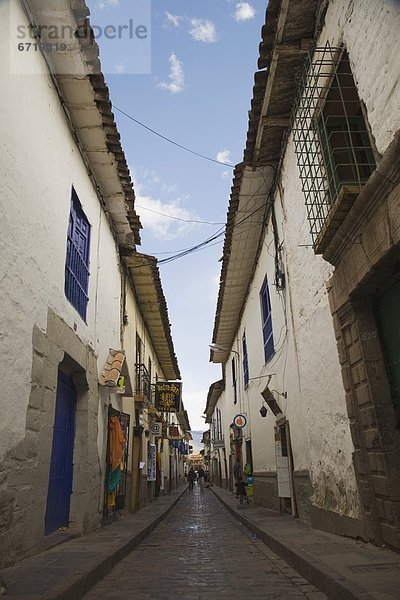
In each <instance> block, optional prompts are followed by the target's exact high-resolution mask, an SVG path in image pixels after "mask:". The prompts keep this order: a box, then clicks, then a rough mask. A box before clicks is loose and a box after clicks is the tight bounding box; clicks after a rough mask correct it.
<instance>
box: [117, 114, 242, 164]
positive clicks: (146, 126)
mask: <svg viewBox="0 0 400 600" xmlns="http://www.w3.org/2000/svg"><path fill="white" fill-rule="evenodd" d="M113 108H115V110H117V111H118V112H120V113H121V114H122V115H124V116H125V117H127V118H128V119H130V120H131V121H133V122H134V123H136V124H137V125H140V126H141V127H143V128H144V129H147V131H150V132H151V133H154V135H157V136H158V137H160V138H161V139H162V140H165V141H166V142H169V143H170V144H173V145H174V146H177V147H178V148H181V150H185V151H186V152H190V154H194V155H195V156H198V157H199V158H203V159H204V160H208V161H210V162H213V163H217V165H223V166H224V167H230V168H231V169H234V168H235V165H233V164H231V163H227V162H222V161H221V160H217V159H216V158H210V157H209V156H206V155H205V154H200V152H196V151H195V150H191V148H187V147H186V146H183V145H182V144H178V142H174V140H171V139H170V138H168V137H167V136H165V135H163V134H162V133H159V132H158V131H156V130H155V129H152V128H151V127H149V126H148V125H145V124H144V123H142V122H141V121H138V119H135V118H134V117H132V115H129V114H128V113H126V112H125V111H123V110H121V109H120V108H118V106H115V104H113Z"/></svg>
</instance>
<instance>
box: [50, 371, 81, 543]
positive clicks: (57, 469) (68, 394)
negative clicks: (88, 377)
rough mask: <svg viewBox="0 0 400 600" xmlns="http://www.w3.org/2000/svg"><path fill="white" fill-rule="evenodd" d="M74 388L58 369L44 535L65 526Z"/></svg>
mask: <svg viewBox="0 0 400 600" xmlns="http://www.w3.org/2000/svg"><path fill="white" fill-rule="evenodd" d="M75 414H76V390H75V388H74V384H73V382H72V379H71V377H68V376H67V375H64V373H62V372H61V371H59V372H58V381H57V397H56V412H55V417H54V430H53V446H52V451H51V463H50V477H49V488H48V492H47V507H46V519H45V534H46V535H48V534H49V533H52V532H53V531H55V530H56V529H58V528H59V527H68V523H69V506H70V500H71V493H72V478H73V457H74V439H75Z"/></svg>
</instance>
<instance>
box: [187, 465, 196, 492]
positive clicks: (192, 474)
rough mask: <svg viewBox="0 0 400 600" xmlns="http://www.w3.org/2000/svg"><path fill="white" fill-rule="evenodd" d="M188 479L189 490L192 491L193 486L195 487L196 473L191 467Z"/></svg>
mask: <svg viewBox="0 0 400 600" xmlns="http://www.w3.org/2000/svg"><path fill="white" fill-rule="evenodd" d="M187 478H188V482H189V490H192V489H193V485H194V480H195V479H196V473H195V472H194V469H193V467H190V469H189V473H188V476H187Z"/></svg>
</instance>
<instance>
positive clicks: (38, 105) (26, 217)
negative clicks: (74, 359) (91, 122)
mask: <svg viewBox="0 0 400 600" xmlns="http://www.w3.org/2000/svg"><path fill="white" fill-rule="evenodd" d="M15 4H17V3H15ZM20 20H21V22H25V17H24V14H23V12H22V11H21V15H20ZM9 52H11V53H13V54H17V53H18V50H17V48H14V47H13V46H12V47H11V49H9V18H8V2H2V3H0V53H1V56H2V57H3V60H2V62H1V66H0V76H1V81H2V94H1V96H2V98H1V108H0V130H1V132H2V135H1V137H0V172H1V174H2V175H1V178H0V210H1V219H0V228H1V235H0V254H1V257H2V260H1V263H0V280H1V287H0V303H1V306H2V313H1V317H0V332H1V340H2V355H3V363H2V367H3V373H2V392H1V396H0V410H1V414H2V419H1V425H0V427H1V432H0V458H1V457H2V456H4V454H5V452H6V451H7V449H8V448H10V446H11V445H13V444H16V443H18V441H20V440H21V439H22V438H23V436H24V432H25V417H26V409H27V405H28V398H29V391H30V369H31V362H32V330H33V327H34V325H37V326H38V327H39V328H40V329H42V330H45V329H46V320H47V307H48V306H50V307H51V308H52V309H53V310H54V311H55V312H56V313H57V314H58V315H59V316H60V317H61V318H62V319H64V320H65V322H66V323H67V324H68V325H69V326H70V327H74V325H75V326H76V333H77V335H78V336H79V338H80V339H81V340H82V341H83V342H84V343H85V344H89V345H90V346H92V347H93V349H94V351H95V352H96V354H97V355H98V367H99V369H100V370H101V369H102V368H103V366H104V362H105V359H106V357H107V354H108V350H109V348H110V347H115V348H118V347H119V344H120V340H119V312H120V311H119V302H120V293H119V290H120V276H119V270H118V255H117V250H116V246H115V242H114V239H113V236H112V233H111V229H110V227H109V224H108V222H107V220H106V218H105V215H104V213H102V211H101V209H100V205H99V201H98V198H97V195H96V192H95V190H94V188H93V185H92V183H91V181H90V179H89V177H88V175H87V172H86V168H85V166H84V163H83V161H82V158H81V156H80V154H79V151H78V149H77V147H76V145H75V142H74V140H73V138H72V136H71V133H70V130H69V128H68V125H67V121H66V118H65V116H64V113H63V110H62V108H61V104H60V101H59V98H58V96H57V94H56V92H55V89H54V86H53V83H52V81H51V79H50V77H49V76H48V74H47V70H46V66H45V64H44V62H43V60H42V58H41V55H40V53H39V52H32V53H29V52H28V53H26V56H24V59H25V60H28V61H31V62H32V64H33V63H34V66H35V71H36V72H38V73H39V74H38V75H23V76H21V75H13V74H10V69H9V61H8V59H7V57H8V56H9ZM17 59H19V60H22V57H21V56H17ZM72 185H73V186H75V189H76V191H77V194H78V196H79V199H80V201H81V203H82V207H83V210H84V211H85V214H86V216H87V218H88V220H89V222H90V224H91V245H90V280H89V304H88V311H87V323H84V322H83V321H82V319H81V318H80V316H79V314H78V313H77V311H76V310H75V309H74V308H73V307H72V306H71V304H70V303H69V302H68V301H67V299H66V298H65V295H64V266H65V254H66V237H67V226H68V217H69V210H70V199H71V187H72ZM110 290H112V292H110Z"/></svg>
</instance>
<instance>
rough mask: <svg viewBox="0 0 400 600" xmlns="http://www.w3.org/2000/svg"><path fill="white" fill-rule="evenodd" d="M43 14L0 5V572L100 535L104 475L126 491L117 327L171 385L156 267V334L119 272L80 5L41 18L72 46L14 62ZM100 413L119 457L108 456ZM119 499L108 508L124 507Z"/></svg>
mask: <svg viewBox="0 0 400 600" xmlns="http://www.w3.org/2000/svg"><path fill="white" fill-rule="evenodd" d="M43 8H46V3H44V2H41V1H39V0H37V1H33V0H32V2H31V1H26V2H21V3H19V2H12V3H10V2H2V3H1V5H0V38H1V39H0V50H1V54H2V56H3V58H4V60H3V61H2V65H1V67H0V72H1V81H2V94H1V101H0V131H1V136H0V137H1V141H0V147H1V152H0V161H1V169H0V213H1V223H0V228H1V235H0V251H1V257H2V260H1V266H0V272H1V286H0V298H1V306H2V311H1V316H0V336H1V341H2V351H3V358H4V360H3V361H2V367H1V385H2V394H1V396H0V411H1V419H0V514H1V517H0V564H1V566H6V565H9V564H12V563H13V562H15V560H16V559H17V558H19V557H23V556H27V555H30V554H34V553H36V552H38V551H40V550H42V549H43V548H44V547H45V546H46V544H47V543H48V540H49V536H51V535H52V534H53V533H54V532H56V531H58V530H59V529H60V528H61V529H64V528H67V533H70V532H75V533H78V534H82V533H86V532H89V531H92V530H93V529H96V528H97V527H99V526H100V525H101V523H102V521H103V519H104V516H105V507H106V505H107V502H108V499H107V497H108V495H109V494H108V490H107V486H108V484H109V480H108V479H107V469H108V463H113V462H115V463H116V465H117V466H118V469H119V466H120V467H121V471H123V472H122V473H121V474H119V482H120V483H118V485H117V484H115V483H114V488H113V490H114V491H112V494H114V504H112V506H114V508H115V507H116V506H115V489H120V488H121V486H122V485H123V488H124V489H123V491H124V496H125V495H126V494H128V493H129V481H128V479H129V477H132V445H129V444H132V435H130V436H129V431H128V429H127V427H128V426H129V427H131V428H133V427H134V426H135V425H139V423H135V421H134V416H135V410H134V408H132V407H134V406H135V405H134V402H135V400H137V398H136V393H138V392H139V391H140V390H138V389H137V387H136V384H137V381H136V363H137V360H136V359H137V355H135V352H137V350H135V349H134V347H135V343H136V341H135V333H133V334H131V330H128V329H127V328H128V322H129V321H130V323H131V328H132V329H133V330H134V331H135V332H136V334H138V335H140V336H141V337H142V339H143V341H144V340H146V344H147V347H146V360H147V361H148V364H150V361H152V364H154V374H155V373H157V375H158V377H160V378H172V379H177V378H179V377H180V374H179V368H178V365H177V361H176V357H175V354H174V349H173V344H172V339H171V331H170V327H169V323H168V318H167V309H166V303H165V298H164V296H163V292H162V288H161V282H160V279H159V276H158V271H157V274H155V275H154V277H153V278H152V279H151V281H150V288H151V289H150V291H149V292H148V293H149V294H153V292H154V290H153V289H152V286H153V288H154V287H155V286H156V288H157V289H156V292H154V293H155V294H156V297H157V300H158V303H156V304H155V310H154V315H153V317H152V318H155V319H156V320H157V319H158V320H159V321H161V322H162V323H163V327H162V331H161V335H158V336H157V335H156V332H155V330H153V329H152V323H151V318H150V316H149V315H148V314H145V313H144V311H143V310H142V307H141V306H140V299H141V298H140V294H139V296H138V295H137V290H136V288H135V286H136V285H138V280H137V278H136V279H135V278H132V277H131V276H130V274H129V263H128V259H129V257H130V256H132V255H135V253H136V244H138V243H140V237H139V229H140V227H141V225H140V221H139V219H138V217H137V215H136V213H135V210H134V191H133V185H132V181H131V178H130V174H129V169H128V167H127V163H126V160H125V157H124V153H123V151H122V148H121V143H120V137H119V134H118V131H117V128H116V125H115V121H114V117H113V113H112V111H111V102H110V100H109V95H108V89H107V86H106V84H105V81H104V77H103V75H102V72H101V68H100V62H99V57H98V47H97V45H96V43H94V42H93V39H92V36H91V32H90V26H89V24H88V21H87V16H88V14H89V11H88V9H87V7H86V5H85V3H84V1H83V0H76V1H73V2H72V1H71V2H70V1H68V0H65V1H64V0H62V1H60V2H58V3H57V6H54V7H53V8H54V10H53V11H52V13H51V15H50V16H51V19H52V21H51V22H52V23H53V24H56V25H58V26H60V27H61V25H63V26H65V27H66V28H67V29H69V30H72V31H78V32H79V34H80V35H79V36H77V37H74V38H73V39H72V40H71V39H69V40H68V43H67V45H66V50H65V51H60V52H54V53H50V54H49V53H46V52H42V51H41V50H40V48H39V49H38V50H37V51H31V52H24V53H22V52H21V51H20V50H19V49H18V47H17V46H16V45H15V44H14V38H12V35H13V33H12V27H10V23H19V24H20V26H21V27H24V28H25V29H27V28H28V27H29V26H32V28H33V31H37V27H39V26H40V25H43V24H47V25H48V23H49V21H48V18H49V14H48V12H47V11H46V10H43ZM11 10H12V11H13V12H12V15H11ZM11 16H12V19H11ZM44 31H45V29H44ZM43 41H45V40H44V39H43ZM5 57H7V60H6V59H5ZM24 61H25V62H24ZM145 260H146V262H152V261H153V262H154V259H152V258H151V257H147V258H145ZM134 294H136V295H134ZM127 296H129V307H128V308H127V306H126V304H127V303H126V298H127ZM138 297H139V300H138ZM142 299H143V298H142ZM161 300H162V302H161ZM146 302H147V303H148V297H147V298H146ZM143 315H144V316H143ZM139 332H140V333H139ZM128 333H129V335H130V336H131V337H130V339H129V341H128ZM132 336H133V337H132ZM125 347H126V351H125ZM123 383H125V385H122V384H123ZM148 404H149V405H150V402H148ZM126 407H128V410H127V412H125V413H124V409H125V410H126ZM139 412H140V411H139ZM129 413H131V414H132V420H131V421H130V423H129V422H128V420H126V419H125V421H124V420H122V421H121V415H123V414H124V415H128V416H129ZM113 416H115V418H116V419H117V420H118V423H119V424H120V425H119V427H120V426H121V424H122V430H123V432H122V433H123V435H124V447H123V448H122V450H121V448H120V450H121V452H120V454H119V451H118V452H116V453H114V454H113V456H112V459H111V458H110V457H111V451H112V443H113V442H112V441H110V440H111V437H110V436H111V434H110V433H109V428H110V423H112V421H111V417H113ZM185 426H186V428H187V429H189V425H188V424H186V425H185ZM124 428H125V429H124ZM118 432H120V430H119V429H118ZM131 433H132V432H131ZM166 443H167V448H166V451H167V452H168V450H169V448H168V442H166ZM120 446H121V444H120ZM141 460H142V461H143V462H144V463H145V465H146V466H145V467H144V468H146V469H147V459H146V458H142V459H141ZM129 461H130V462H129ZM128 463H129V464H128ZM137 467H138V468H139V465H138V466H137ZM114 468H116V466H114ZM129 470H130V472H129ZM146 472H147V471H146ZM166 476H167V478H169V473H167V474H166ZM121 477H122V479H121ZM121 481H122V483H121ZM118 486H119V487H118ZM165 486H166V487H168V484H165ZM109 489H111V487H110V488H109ZM127 489H128V492H127ZM153 496H154V493H153V494H152V493H150V494H148V495H147V496H146V501H148V500H149V499H152V497H153ZM131 499H132V498H131V497H130V500H131ZM130 500H129V501H128V500H126V499H124V503H123V504H120V505H119V506H118V505H117V507H116V508H120V509H122V508H124V507H125V508H131V509H133V508H135V507H134V506H133V505H132V504H131V502H130Z"/></svg>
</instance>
